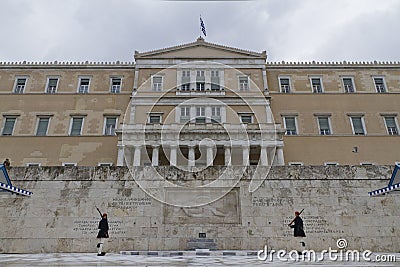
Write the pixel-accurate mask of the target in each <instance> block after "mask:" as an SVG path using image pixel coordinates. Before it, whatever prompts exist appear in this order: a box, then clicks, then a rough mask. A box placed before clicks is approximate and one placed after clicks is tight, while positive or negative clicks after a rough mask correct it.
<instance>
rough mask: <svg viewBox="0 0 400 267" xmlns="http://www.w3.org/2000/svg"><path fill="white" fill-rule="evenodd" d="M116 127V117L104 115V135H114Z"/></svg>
mask: <svg viewBox="0 0 400 267" xmlns="http://www.w3.org/2000/svg"><path fill="white" fill-rule="evenodd" d="M116 128H117V117H105V122H104V135H115V129H116Z"/></svg>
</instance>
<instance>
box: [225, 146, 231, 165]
mask: <svg viewBox="0 0 400 267" xmlns="http://www.w3.org/2000/svg"><path fill="white" fill-rule="evenodd" d="M224 149H225V166H231V165H232V159H231V147H230V146H224Z"/></svg>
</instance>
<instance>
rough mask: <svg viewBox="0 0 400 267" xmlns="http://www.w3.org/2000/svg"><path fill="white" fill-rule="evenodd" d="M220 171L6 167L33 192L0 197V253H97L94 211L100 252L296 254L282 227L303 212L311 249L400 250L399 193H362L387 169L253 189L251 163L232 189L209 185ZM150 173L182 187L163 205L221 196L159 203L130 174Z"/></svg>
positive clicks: (312, 171) (297, 178)
mask: <svg viewBox="0 0 400 267" xmlns="http://www.w3.org/2000/svg"><path fill="white" fill-rule="evenodd" d="M224 170H225V169H224V168H223V167H221V168H219V167H212V168H207V169H206V170H204V171H202V172H198V173H184V172H182V171H179V170H177V169H174V168H171V167H158V168H157V169H156V170H153V169H152V168H151V167H145V168H136V169H134V170H132V172H130V171H129V169H128V168H126V167H96V168H94V167H38V168H32V167H31V168H19V167H17V168H11V169H10V170H9V174H10V178H11V180H12V182H13V185H15V186H17V187H20V188H23V189H26V190H29V191H32V192H33V196H32V197H24V196H18V195H15V194H11V193H8V192H0V200H1V201H0V206H1V208H0V225H1V226H2V229H1V230H0V253H39V252H41V253H43V252H95V251H96V244H97V240H96V234H97V225H98V221H99V219H100V218H99V214H98V212H97V211H96V208H95V206H97V207H99V208H100V209H101V211H102V212H107V213H108V215H109V217H108V219H109V224H110V227H111V230H110V239H109V240H108V243H107V244H106V245H105V249H106V251H113V252H119V251H121V250H186V249H191V248H192V249H193V248H194V247H196V242H197V244H203V245H204V244H206V243H207V244H209V245H210V247H211V248H216V249H221V250H222V249H224V250H226V249H240V250H260V249H262V248H263V247H264V245H268V246H269V247H270V248H272V249H292V248H294V246H295V244H296V243H297V240H295V238H294V237H292V234H293V233H292V229H290V228H289V227H288V226H287V224H288V223H289V222H290V221H291V219H292V218H293V213H294V211H295V210H301V209H302V208H304V212H303V214H302V218H303V220H304V223H305V231H306V234H307V238H306V244H307V249H315V250H319V251H320V250H323V249H328V248H329V247H332V248H333V249H335V248H337V247H336V240H337V239H339V238H345V239H346V240H347V242H348V248H349V249H359V250H363V249H369V250H372V251H387V252H400V250H399V248H400V239H399V236H400V229H399V226H400V223H399V221H400V209H399V208H398V207H399V205H400V195H398V194H395V193H393V194H389V195H386V196H383V197H369V195H368V192H369V191H372V190H375V189H378V188H382V187H385V186H386V185H387V183H388V181H389V178H390V175H391V172H392V170H393V167H392V166H351V167H350V166H327V167H325V166H318V167H309V166H301V167H299V166H292V167H287V166H286V167H273V168H272V169H271V171H270V172H269V174H268V177H267V179H266V180H265V181H264V182H263V183H262V184H261V186H260V187H259V188H258V189H257V190H256V191H254V192H252V193H251V192H249V184H250V183H251V177H252V175H253V173H254V170H255V167H254V168H253V167H249V168H248V169H246V170H245V173H244V175H243V176H242V177H241V179H240V180H238V182H237V183H232V181H231V180H229V179H227V178H226V177H225V178H224V179H227V181H219V183H216V186H213V181H215V180H216V178H218V177H219V175H220V174H221V172H223V171H224ZM155 171H157V172H159V173H162V174H163V175H164V177H168V178H167V180H168V181H169V182H171V185H179V187H176V186H175V187H174V186H171V187H169V188H166V189H165V190H161V189H160V188H155V189H157V190H161V191H159V192H158V191H157V192H158V193H159V194H164V196H165V199H166V200H173V199H175V198H180V197H189V198H190V197H191V196H192V197H193V198H198V197H201V196H202V191H201V190H200V189H199V188H200V187H199V186H204V185H207V184H208V185H211V188H208V189H207V190H208V191H207V194H208V195H211V196H214V195H215V196H218V194H221V196H223V197H221V198H218V200H216V201H214V202H212V203H210V204H208V205H204V206H198V207H175V206H172V205H167V204H163V203H161V202H159V201H157V200H155V199H154V198H153V197H150V196H149V195H147V194H146V193H145V192H143V191H142V190H141V188H140V187H139V186H138V184H137V183H136V182H135V181H134V179H133V177H132V176H135V177H137V178H138V177H142V179H143V178H145V179H148V180H153V179H155V178H154V177H156V175H154V173H153V172H155ZM235 171H236V170H235V169H233V170H232V173H239V174H235V175H240V172H239V171H238V172H235ZM266 171H267V170H266ZM233 176H234V174H232V177H233ZM237 178H238V177H237ZM142 181H143V180H142ZM141 184H143V183H141ZM224 185H226V187H227V188H228V189H230V188H232V190H226V188H225V186H224ZM225 191H226V194H225V195H223V192H225ZM221 192H222V193H221ZM158 193H157V194H158ZM199 234H202V238H203V239H202V238H199ZM204 234H205V236H204ZM202 240H203V241H204V242H203V243H202Z"/></svg>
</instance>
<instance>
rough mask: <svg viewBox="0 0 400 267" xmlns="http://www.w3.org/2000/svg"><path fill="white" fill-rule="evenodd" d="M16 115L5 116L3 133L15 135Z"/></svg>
mask: <svg viewBox="0 0 400 267" xmlns="http://www.w3.org/2000/svg"><path fill="white" fill-rule="evenodd" d="M16 120H17V118H16V117H5V122H4V126H3V131H2V135H13V132H14V126H15V121H16Z"/></svg>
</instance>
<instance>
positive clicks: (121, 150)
mask: <svg viewBox="0 0 400 267" xmlns="http://www.w3.org/2000/svg"><path fill="white" fill-rule="evenodd" d="M117 166H124V146H123V145H119V146H118V157H117Z"/></svg>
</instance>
